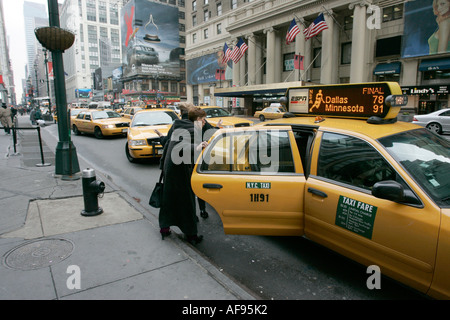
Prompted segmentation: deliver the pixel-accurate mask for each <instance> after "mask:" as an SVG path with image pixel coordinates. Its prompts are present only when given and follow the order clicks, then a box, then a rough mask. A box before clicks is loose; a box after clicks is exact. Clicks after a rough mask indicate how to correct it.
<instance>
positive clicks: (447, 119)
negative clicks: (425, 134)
mask: <svg viewBox="0 0 450 320" xmlns="http://www.w3.org/2000/svg"><path fill="white" fill-rule="evenodd" d="M412 123H415V124H418V125H421V126H422V127H425V128H427V129H428V130H430V131H433V132H436V133H438V134H442V133H443V132H445V131H450V109H449V108H447V109H441V110H438V111H435V112H431V113H428V114H421V115H415V116H414V118H413V120H412Z"/></svg>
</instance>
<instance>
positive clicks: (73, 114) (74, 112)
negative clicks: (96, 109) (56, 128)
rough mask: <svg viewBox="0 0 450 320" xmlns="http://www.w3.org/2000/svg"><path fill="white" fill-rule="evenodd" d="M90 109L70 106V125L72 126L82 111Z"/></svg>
mask: <svg viewBox="0 0 450 320" xmlns="http://www.w3.org/2000/svg"><path fill="white" fill-rule="evenodd" d="M86 110H89V109H88V108H69V113H70V127H72V123H73V119H75V118H76V117H77V116H78V114H79V113H80V112H82V111H86Z"/></svg>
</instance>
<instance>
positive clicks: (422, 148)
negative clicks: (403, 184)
mask: <svg viewBox="0 0 450 320" xmlns="http://www.w3.org/2000/svg"><path fill="white" fill-rule="evenodd" d="M379 141H380V143H381V144H382V145H383V146H384V147H385V148H386V150H387V151H388V152H389V153H390V154H391V155H392V156H393V157H394V158H395V159H396V160H397V161H398V162H399V163H400V164H401V165H402V166H403V167H404V168H405V169H406V170H407V171H408V172H409V174H410V175H411V176H412V177H413V179H414V180H415V181H416V182H417V183H418V184H419V185H420V186H421V187H422V189H423V190H424V191H425V192H426V193H427V194H428V195H429V196H430V197H431V198H432V199H433V200H434V201H435V202H436V204H437V205H439V206H440V207H450V141H447V140H445V139H443V138H441V137H440V136H437V135H435V134H433V133H431V132H429V131H428V130H427V129H425V128H424V129H418V130H412V131H406V132H402V133H399V134H396V135H393V136H389V137H385V138H381V139H379Z"/></svg>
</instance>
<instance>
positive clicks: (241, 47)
mask: <svg viewBox="0 0 450 320" xmlns="http://www.w3.org/2000/svg"><path fill="white" fill-rule="evenodd" d="M247 49H248V46H247V44H246V43H245V42H244V40H242V38H239V41H238V43H237V44H236V46H235V47H234V48H233V50H232V51H231V54H230V56H231V59H232V60H233V62H234V63H237V62H238V61H239V60H241V58H242V57H243V56H244V53H245V51H247Z"/></svg>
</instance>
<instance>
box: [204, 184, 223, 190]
mask: <svg viewBox="0 0 450 320" xmlns="http://www.w3.org/2000/svg"><path fill="white" fill-rule="evenodd" d="M203 188H206V189H222V188H223V186H222V185H221V184H217V183H204V184H203Z"/></svg>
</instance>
